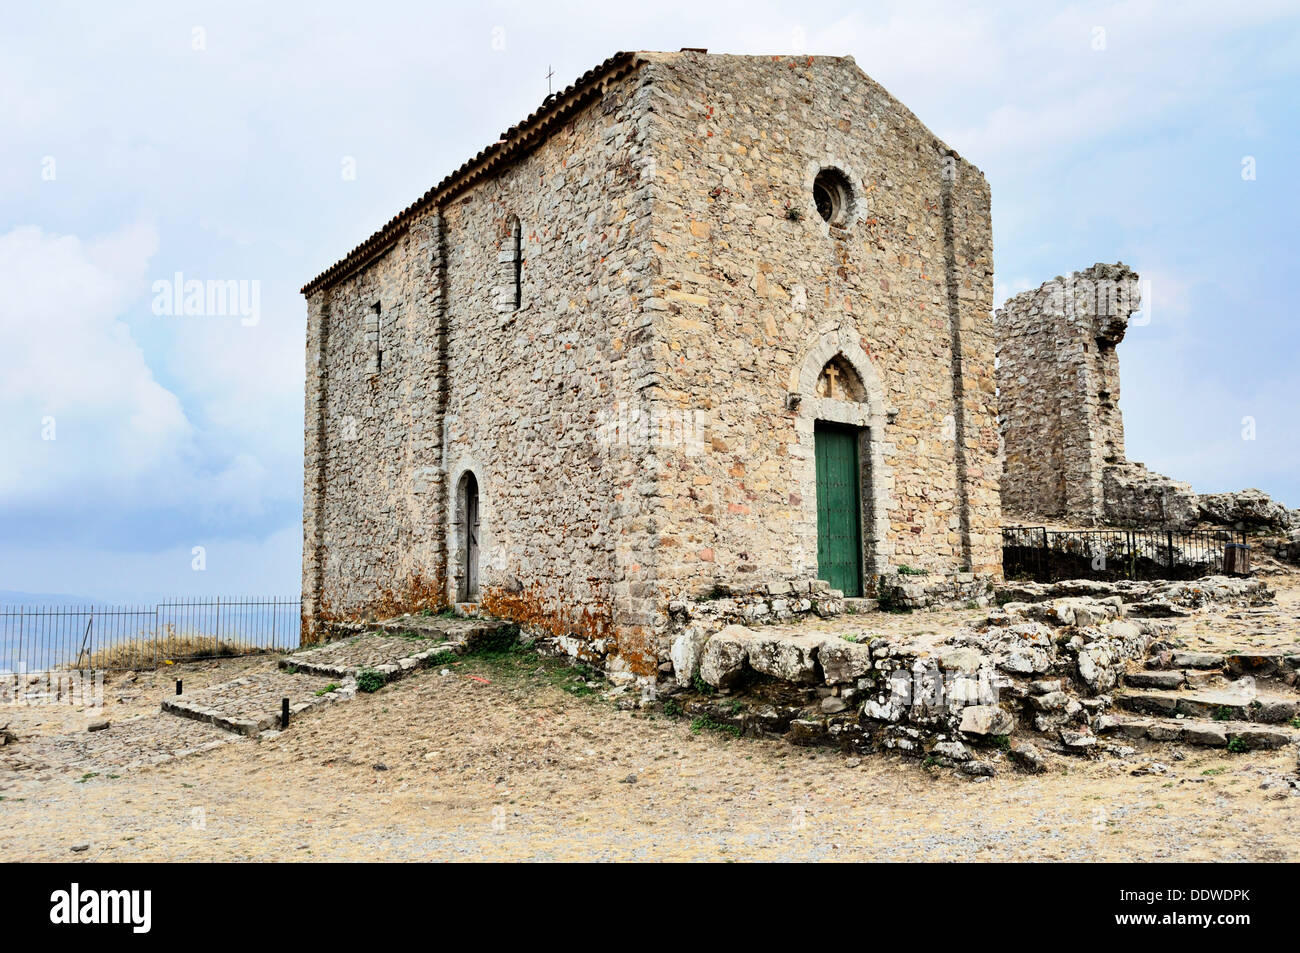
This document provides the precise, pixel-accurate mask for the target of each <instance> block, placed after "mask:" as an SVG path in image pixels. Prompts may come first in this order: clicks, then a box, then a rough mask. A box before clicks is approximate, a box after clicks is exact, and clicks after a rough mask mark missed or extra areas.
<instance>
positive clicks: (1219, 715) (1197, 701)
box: [1115, 687, 1300, 724]
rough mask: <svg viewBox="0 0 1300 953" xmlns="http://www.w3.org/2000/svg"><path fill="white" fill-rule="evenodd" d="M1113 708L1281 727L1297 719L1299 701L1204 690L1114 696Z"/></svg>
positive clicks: (1233, 690)
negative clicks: (1115, 706)
mask: <svg viewBox="0 0 1300 953" xmlns="http://www.w3.org/2000/svg"><path fill="white" fill-rule="evenodd" d="M1115 704H1116V705H1118V706H1119V707H1120V708H1122V709H1124V710H1125V711H1131V712H1134V713H1136V714H1140V715H1156V716H1158V717H1166V718H1172V717H1174V716H1176V715H1182V716H1184V717H1187V718H1204V719H1208V720H1214V721H1244V722H1252V723H1255V724H1282V723H1284V722H1289V721H1291V720H1292V719H1293V718H1296V717H1298V716H1300V698H1297V696H1295V695H1291V696H1284V695H1277V694H1274V693H1271V692H1252V691H1249V690H1246V689H1242V688H1236V687H1233V688H1206V689H1198V690H1191V691H1155V690H1153V691H1135V692H1124V693H1122V694H1119V695H1116V696H1115Z"/></svg>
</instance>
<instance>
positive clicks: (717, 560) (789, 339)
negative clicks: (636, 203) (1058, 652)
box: [643, 53, 1001, 593]
mask: <svg viewBox="0 0 1300 953" xmlns="http://www.w3.org/2000/svg"><path fill="white" fill-rule="evenodd" d="M643 72H644V74H645V81H646V83H647V84H648V86H649V88H650V92H651V97H652V103H653V106H654V113H653V117H652V120H653V125H652V138H653V140H654V144H655V154H654V158H655V169H656V178H655V192H654V201H655V213H654V228H655V243H656V250H657V252H658V255H659V257H660V259H661V262H662V265H661V269H660V273H659V274H658V275H657V276H656V279H655V287H654V296H653V298H652V299H651V300H650V301H649V302H648V303H647V308H648V309H649V310H650V311H651V313H652V315H653V322H654V324H653V331H654V333H653V341H654V348H655V357H656V363H657V364H658V366H659V368H660V369H661V377H660V379H659V381H658V382H657V383H658V386H657V387H655V388H653V391H652V393H653V395H654V400H655V403H656V407H657V409H658V413H660V415H661V416H663V417H665V418H669V419H671V418H673V417H678V418H682V419H686V420H689V421H692V422H694V423H695V425H696V430H695V432H694V434H695V439H694V441H692V442H691V443H689V444H686V445H672V443H671V442H666V443H665V445H664V446H663V447H661V448H660V451H659V452H658V453H657V454H656V462H657V465H658V468H659V471H658V472H659V489H658V493H659V496H660V501H659V502H660V509H659V539H660V546H661V549H662V555H661V558H660V564H659V573H660V580H661V584H662V585H663V587H664V589H665V591H667V592H670V593H671V592H674V591H675V592H693V591H700V590H705V589H707V587H708V585H709V584H710V583H712V582H714V581H719V580H724V581H730V580H743V579H746V578H748V579H751V580H755V581H759V580H762V579H765V578H774V579H785V578H790V577H815V576H816V574H817V513H816V485H815V463H814V456H813V431H814V422H815V421H816V420H817V419H829V420H837V421H841V422H845V423H852V424H856V425H858V426H864V427H867V428H868V431H867V432H868V436H867V437H866V438H865V440H866V444H865V445H864V448H863V453H862V456H863V458H864V460H866V461H867V462H868V470H869V474H868V480H869V481H870V483H871V489H870V491H869V492H866V493H865V494H864V497H863V508H864V511H865V512H864V521H863V522H864V525H863V536H864V539H865V540H867V550H868V563H867V565H866V566H865V571H866V574H867V577H868V581H869V580H870V577H871V575H872V574H873V573H887V572H889V571H891V569H893V568H896V567H898V566H899V565H908V566H910V567H913V568H917V569H925V570H930V571H932V572H935V573H942V572H953V571H961V570H973V571H974V572H975V573H978V574H981V575H984V576H998V575H1000V567H1001V549H1000V537H999V534H998V530H999V525H1000V510H999V502H998V477H999V467H998V464H997V453H998V434H997V419H996V406H995V387H994V369H993V356H994V354H993V352H994V342H993V327H992V320H991V317H990V310H991V307H992V286H991V276H992V270H993V264H992V238H991V231H990V217H989V188H988V184H987V183H986V182H985V180H984V178H983V176H982V175H981V174H980V172H979V171H978V170H977V169H975V168H974V167H973V166H971V165H970V164H969V163H967V162H965V161H964V160H962V159H960V158H958V157H956V156H955V155H953V154H952V153H951V152H950V150H948V149H947V147H946V146H944V145H943V143H941V142H939V141H938V140H936V139H935V137H934V135H933V134H932V133H931V132H929V130H927V129H926V128H925V127H924V126H923V125H922V124H921V123H920V122H919V121H918V120H917V119H916V117H915V116H913V115H912V114H911V113H910V112H909V111H908V110H907V109H905V108H904V107H903V106H902V105H901V104H899V103H898V102H897V101H896V100H894V99H893V98H892V97H890V96H889V95H888V93H886V92H885V91H884V90H883V89H882V88H881V87H880V86H878V85H877V84H875V83H874V82H872V81H871V80H870V79H868V78H867V77H866V76H864V75H863V74H862V72H861V71H860V70H859V69H858V68H857V67H856V65H855V64H854V63H853V61H852V60H851V59H847V58H844V59H839V58H825V57H816V58H813V57H800V58H798V59H790V58H788V57H737V56H703V55H699V54H693V53H682V54H667V55H664V54H655V55H654V56H653V57H652V59H651V63H650V65H648V66H647V67H645V68H644V69H643ZM823 169H837V170H840V171H841V172H842V173H843V175H844V176H845V178H846V179H847V183H848V186H849V190H850V196H849V198H850V201H849V207H848V209H847V214H846V215H845V216H844V218H843V219H842V221H841V224H840V225H828V223H827V222H825V221H824V220H823V219H822V217H821V216H820V215H819V214H818V211H817V209H816V207H815V205H814V200H813V184H814V180H815V178H816V176H817V175H818V173H819V172H821V171H822V170H823ZM840 359H844V360H845V361H846V362H847V364H848V366H849V367H850V368H851V370H852V372H853V374H854V375H855V376H856V378H858V379H857V380H856V381H855V382H854V383H853V384H852V386H851V388H850V389H848V390H846V392H845V393H844V394H841V395H838V397H837V398H836V399H831V398H828V397H826V396H824V395H821V394H819V393H818V391H817V390H816V387H817V378H818V374H819V372H820V371H821V370H822V368H823V366H824V365H825V364H826V363H827V361H830V360H840Z"/></svg>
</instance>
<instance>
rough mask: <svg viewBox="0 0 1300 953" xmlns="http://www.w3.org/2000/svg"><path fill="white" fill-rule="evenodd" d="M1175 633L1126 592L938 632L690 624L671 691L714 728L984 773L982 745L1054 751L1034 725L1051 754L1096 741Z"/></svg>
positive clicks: (684, 708) (676, 706)
mask: <svg viewBox="0 0 1300 953" xmlns="http://www.w3.org/2000/svg"><path fill="white" fill-rule="evenodd" d="M847 628H848V627H846V629H847ZM1171 628H1172V627H1171V625H1170V624H1169V623H1165V622H1156V621H1149V620H1133V619H1128V618H1126V617H1125V606H1124V602H1123V600H1122V599H1120V598H1119V597H1117V596H1114V597H1108V598H1104V599H1097V598H1092V597H1073V598H1061V599H1055V600H1051V601H1046V602H1037V603H1030V602H1020V603H1009V604H1007V605H1004V606H1002V607H1001V608H998V609H994V610H993V611H991V612H989V613H988V615H987V616H986V617H985V618H984V619H983V620H981V621H980V622H979V623H977V624H975V625H971V626H965V627H963V628H961V629H959V630H957V631H956V632H953V633H949V634H947V635H930V636H925V637H915V636H892V637H888V638H886V637H880V638H872V639H870V640H869V641H853V640H852V639H851V638H845V637H844V636H842V635H840V634H837V633H834V632H831V633H828V632H827V631H825V629H824V627H811V626H810V627H808V630H807V631H806V632H805V631H801V627H800V626H798V625H793V626H789V625H787V626H780V627H774V628H772V629H769V630H764V629H753V628H750V627H747V626H743V625H739V624H734V623H733V624H731V625H728V626H726V627H725V628H723V629H722V630H721V631H719V632H717V633H716V634H713V635H707V634H704V633H702V632H700V631H698V630H693V629H688V630H686V631H683V632H682V634H681V635H679V636H678V638H677V639H676V640H675V641H674V643H673V645H672V649H671V652H672V660H673V664H674V679H673V681H672V683H669V684H667V685H665V686H663V689H662V695H663V696H666V697H664V698H662V699H661V700H662V702H663V705H664V707H665V708H666V709H668V710H669V711H681V712H683V713H685V714H686V715H689V716H691V717H693V718H696V719H700V721H701V723H702V724H704V725H708V726H715V727H723V728H726V729H727V730H731V731H734V732H739V733H748V734H780V735H784V736H785V737H787V738H788V739H789V740H790V741H792V742H794V743H796V744H830V745H835V746H838V747H842V748H846V749H849V750H853V751H860V752H865V751H870V750H898V751H903V752H907V753H910V754H915V755H917V756H924V757H927V758H930V759H932V760H933V761H937V762H939V763H943V764H951V765H956V766H960V768H961V770H963V771H964V772H966V773H969V774H973V775H986V774H990V773H992V771H993V767H992V765H991V763H990V761H989V760H988V758H987V757H984V756H982V755H981V750H982V749H983V750H984V751H986V752H987V751H990V750H992V749H993V748H997V749H1005V750H1008V751H1010V752H1011V753H1012V756H1013V757H1014V758H1015V759H1016V760H1017V763H1019V764H1021V765H1022V766H1024V767H1025V768H1027V769H1029V770H1036V769H1037V768H1038V767H1039V766H1041V763H1042V756H1041V753H1040V752H1039V751H1038V749H1037V748H1035V747H1034V746H1033V744H1029V743H1026V738H1027V735H1026V731H1033V732H1034V734H1033V735H1031V736H1028V737H1029V738H1031V739H1032V741H1033V743H1034V744H1039V745H1043V746H1045V747H1047V748H1049V749H1052V750H1056V751H1062V752H1086V751H1088V750H1089V749H1091V748H1092V747H1093V746H1094V745H1095V744H1096V737H1095V735H1094V734H1093V732H1092V724H1093V721H1094V720H1095V719H1096V718H1097V717H1098V716H1099V715H1100V714H1101V713H1102V712H1103V711H1105V710H1106V709H1107V708H1108V707H1109V706H1110V697H1109V695H1108V694H1107V693H1108V692H1109V691H1110V690H1111V689H1113V688H1114V687H1115V686H1116V685H1117V684H1118V681H1119V679H1120V677H1121V675H1122V673H1123V671H1124V669H1125V666H1126V665H1127V664H1128V663H1129V662H1131V661H1135V660H1137V659H1140V658H1143V657H1145V655H1146V654H1147V652H1148V650H1149V648H1150V647H1151V645H1152V643H1153V642H1154V641H1155V640H1157V639H1160V638H1163V637H1165V636H1166V635H1167V634H1168V633H1169V632H1170V631H1171Z"/></svg>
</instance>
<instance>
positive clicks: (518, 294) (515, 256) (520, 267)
mask: <svg viewBox="0 0 1300 953" xmlns="http://www.w3.org/2000/svg"><path fill="white" fill-rule="evenodd" d="M510 253H511V261H512V264H513V268H514V293H515V310H516V311H518V310H519V309H520V308H521V307H523V304H524V229H523V226H522V225H520V224H519V219H518V218H516V219H514V221H513V222H512V223H511V226H510Z"/></svg>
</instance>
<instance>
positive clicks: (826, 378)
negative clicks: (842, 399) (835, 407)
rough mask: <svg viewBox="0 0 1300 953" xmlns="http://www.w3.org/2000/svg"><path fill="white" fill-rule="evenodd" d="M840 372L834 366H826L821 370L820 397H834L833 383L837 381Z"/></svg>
mask: <svg viewBox="0 0 1300 953" xmlns="http://www.w3.org/2000/svg"><path fill="white" fill-rule="evenodd" d="M839 376H840V372H839V370H838V369H837V368H836V367H835V365H834V364H827V365H826V367H825V369H823V370H822V396H823V397H834V396H835V381H836V380H838V379H839Z"/></svg>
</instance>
